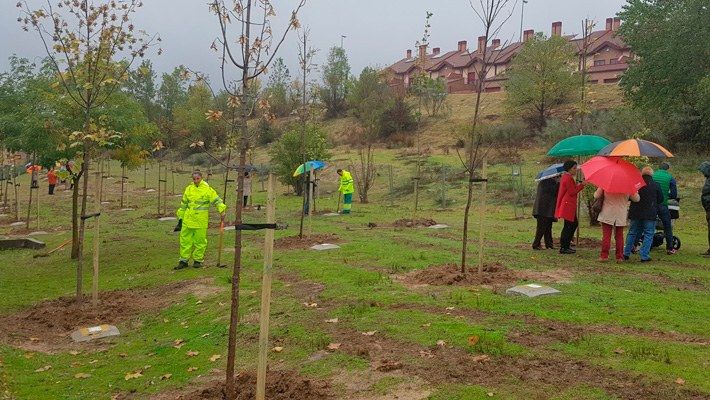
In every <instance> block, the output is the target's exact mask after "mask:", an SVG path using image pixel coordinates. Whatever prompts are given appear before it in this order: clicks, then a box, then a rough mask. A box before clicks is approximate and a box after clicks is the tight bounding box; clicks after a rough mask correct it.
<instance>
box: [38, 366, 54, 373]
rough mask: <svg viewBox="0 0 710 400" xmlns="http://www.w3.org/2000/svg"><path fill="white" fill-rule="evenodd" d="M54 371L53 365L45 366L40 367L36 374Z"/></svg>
mask: <svg viewBox="0 0 710 400" xmlns="http://www.w3.org/2000/svg"><path fill="white" fill-rule="evenodd" d="M50 369H52V366H51V365H45V366H44V367H39V368H37V369H36V370H35V372H44V371H49V370H50Z"/></svg>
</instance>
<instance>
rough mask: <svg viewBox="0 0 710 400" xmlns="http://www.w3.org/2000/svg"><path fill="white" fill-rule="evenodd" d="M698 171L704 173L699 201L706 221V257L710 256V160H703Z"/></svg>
mask: <svg viewBox="0 0 710 400" xmlns="http://www.w3.org/2000/svg"><path fill="white" fill-rule="evenodd" d="M698 169H699V170H700V172H702V173H703V175H705V178H706V179H705V185H704V186H703V191H702V194H701V196H700V202H701V203H702V204H703V208H704V209H705V218H706V219H707V221H708V251H706V252H705V253H703V255H704V256H705V257H707V258H710V161H704V162H703V163H702V164H700V166H699V167H698Z"/></svg>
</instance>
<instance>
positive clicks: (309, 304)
mask: <svg viewBox="0 0 710 400" xmlns="http://www.w3.org/2000/svg"><path fill="white" fill-rule="evenodd" d="M303 305H304V306H306V307H308V308H316V307H318V303H303Z"/></svg>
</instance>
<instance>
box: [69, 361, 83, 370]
mask: <svg viewBox="0 0 710 400" xmlns="http://www.w3.org/2000/svg"><path fill="white" fill-rule="evenodd" d="M71 367H72V368H79V367H81V363H80V362H79V361H74V362H73V363H71Z"/></svg>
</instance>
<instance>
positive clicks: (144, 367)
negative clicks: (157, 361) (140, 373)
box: [143, 365, 151, 371]
mask: <svg viewBox="0 0 710 400" xmlns="http://www.w3.org/2000/svg"><path fill="white" fill-rule="evenodd" d="M150 367H151V365H144V366H143V370H144V371H145V370H146V369H150Z"/></svg>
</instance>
